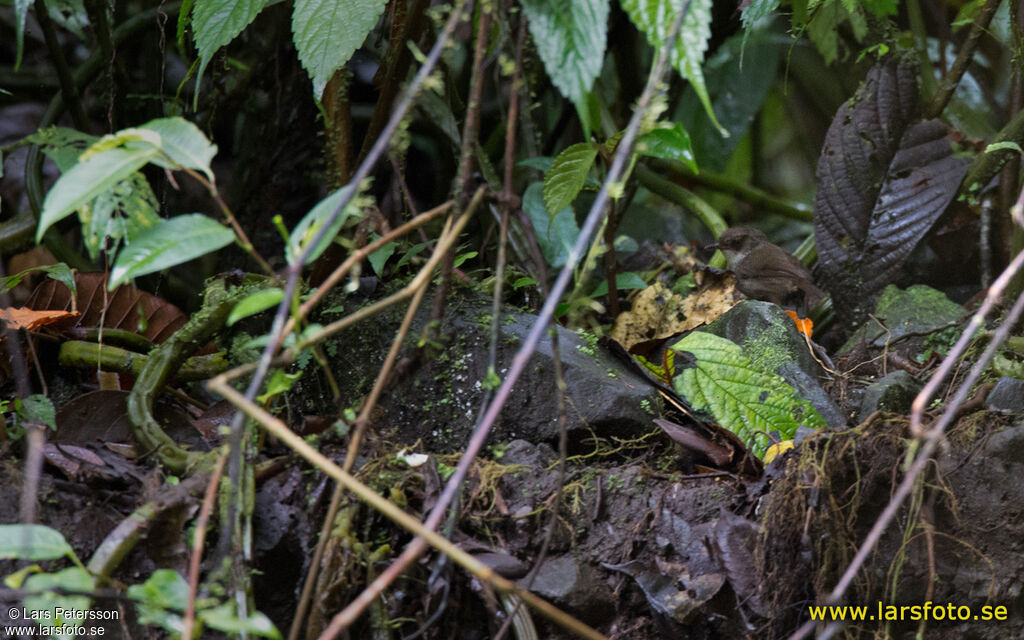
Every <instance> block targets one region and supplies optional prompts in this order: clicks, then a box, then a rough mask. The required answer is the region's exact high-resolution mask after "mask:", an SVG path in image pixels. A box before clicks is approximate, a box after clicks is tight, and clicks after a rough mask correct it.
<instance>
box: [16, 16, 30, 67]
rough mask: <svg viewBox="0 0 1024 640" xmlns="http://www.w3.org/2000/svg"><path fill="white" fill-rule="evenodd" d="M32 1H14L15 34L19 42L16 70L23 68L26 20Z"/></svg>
mask: <svg viewBox="0 0 1024 640" xmlns="http://www.w3.org/2000/svg"><path fill="white" fill-rule="evenodd" d="M30 4H32V3H31V1H30V0H14V33H15V36H14V37H15V40H17V53H15V54H14V70H15V71H17V70H18V67H20V66H21V54H22V52H23V51H24V45H25V18H26V17H27V16H28V7H29V5H30Z"/></svg>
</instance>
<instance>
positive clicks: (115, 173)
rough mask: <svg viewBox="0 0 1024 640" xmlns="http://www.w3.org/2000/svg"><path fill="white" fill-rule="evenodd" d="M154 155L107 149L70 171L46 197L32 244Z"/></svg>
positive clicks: (150, 150)
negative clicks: (57, 223)
mask: <svg viewBox="0 0 1024 640" xmlns="http://www.w3.org/2000/svg"><path fill="white" fill-rule="evenodd" d="M158 152H159V150H158V149H157V148H156V147H153V146H151V145H146V146H139V147H134V148H131V149H128V148H116V149H109V150H107V151H102V152H100V153H98V154H96V155H93V156H91V157H89V158H88V159H86V160H83V161H82V162H79V163H78V164H76V165H75V166H73V167H71V169H69V170H68V171H67V172H66V173H65V174H64V175H62V176H61V177H60V178H59V179H58V180H57V182H56V184H54V185H53V187H52V188H51V189H50V192H49V193H47V194H46V199H45V200H44V201H43V212H42V213H41V214H40V216H39V228H38V229H37V231H36V242H39V241H41V240H42V237H43V234H44V233H46V230H47V229H49V228H50V226H51V225H53V224H54V223H56V222H59V221H60V220H62V219H64V218H65V217H67V216H68V215H70V214H71V213H72V212H73V211H75V210H76V209H78V208H79V207H80V206H82V205H84V204H88V203H89V202H90V201H91V200H92V199H93V198H95V197H96V196H98V195H100V194H101V193H103V192H104V191H106V190H108V189H110V188H111V187H112V186H114V185H115V184H117V183H118V182H121V181H122V180H124V179H125V178H127V177H128V176H130V175H131V174H133V173H135V172H136V171H138V170H139V169H140V168H142V166H143V165H145V164H146V163H147V162H149V161H150V160H151V159H152V158H153V157H154V156H155V155H156V154H157V153H158Z"/></svg>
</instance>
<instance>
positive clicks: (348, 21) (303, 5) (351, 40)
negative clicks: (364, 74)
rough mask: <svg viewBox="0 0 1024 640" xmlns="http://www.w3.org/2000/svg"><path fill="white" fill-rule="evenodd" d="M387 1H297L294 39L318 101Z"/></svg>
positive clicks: (293, 24) (359, 43)
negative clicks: (325, 86)
mask: <svg viewBox="0 0 1024 640" xmlns="http://www.w3.org/2000/svg"><path fill="white" fill-rule="evenodd" d="M385 4H386V2H385V1H384V0H344V1H340V0H295V10H294V11H293V12H292V35H293V40H294V42H295V49H296V50H297V51H298V53H299V60H300V61H301V62H302V66H303V68H305V69H306V71H308V72H309V76H310V77H311V78H312V79H313V95H314V96H316V97H317V98H319V97H320V95H321V94H322V93H323V91H324V85H326V84H327V81H328V80H330V78H331V76H332V75H333V74H334V72H335V71H337V70H338V69H340V68H341V67H342V66H344V64H345V63H346V62H348V59H349V58H351V57H352V54H353V53H354V52H355V50H356V48H357V47H359V45H361V44H362V43H363V40H365V39H366V34H368V33H370V29H373V25H375V24H377V18H378V17H379V16H380V14H381V12H382V11H384V5H385Z"/></svg>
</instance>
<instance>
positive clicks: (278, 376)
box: [256, 369, 302, 404]
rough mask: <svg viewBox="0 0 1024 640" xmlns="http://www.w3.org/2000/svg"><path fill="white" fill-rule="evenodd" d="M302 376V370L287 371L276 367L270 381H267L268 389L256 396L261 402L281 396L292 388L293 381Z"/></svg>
mask: <svg viewBox="0 0 1024 640" xmlns="http://www.w3.org/2000/svg"><path fill="white" fill-rule="evenodd" d="M301 377H302V371H296V372H295V373H285V372H284V370H282V369H274V373H273V375H271V376H270V381H269V382H267V390H266V391H264V392H263V393H261V394H260V395H258V396H256V400H257V401H259V403H260V404H266V403H267V401H269V400H270V399H271V398H274V397H275V396H279V395H281V394H282V393H285V392H286V391H288V390H289V389H291V388H292V383H294V382H295V381H296V380H298V379H299V378H301Z"/></svg>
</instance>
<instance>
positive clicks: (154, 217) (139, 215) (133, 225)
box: [78, 171, 160, 260]
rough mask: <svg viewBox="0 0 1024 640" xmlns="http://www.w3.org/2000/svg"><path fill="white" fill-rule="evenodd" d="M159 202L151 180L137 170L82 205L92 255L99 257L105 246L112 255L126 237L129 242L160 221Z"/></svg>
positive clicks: (84, 236)
mask: <svg viewBox="0 0 1024 640" xmlns="http://www.w3.org/2000/svg"><path fill="white" fill-rule="evenodd" d="M159 206H160V205H159V203H157V201H156V195H155V194H154V193H153V189H152V188H150V186H149V182H147V181H146V178H145V177H144V176H143V175H142V174H141V173H140V172H138V171H136V172H135V173H133V174H132V175H130V176H129V177H128V178H126V179H124V180H122V181H120V182H118V183H117V184H115V185H114V186H112V187H111V188H110V189H108V190H107V191H104V192H103V193H101V194H99V195H98V196H96V198H95V199H94V200H93V201H92V202H91V203H89V204H84V205H82V206H81V207H79V208H78V219H79V220H80V221H81V223H82V239H83V240H84V241H85V246H86V249H88V251H89V257H90V258H91V259H92V260H96V259H97V258H98V257H99V253H100V251H103V250H105V251H107V253H108V255H111V256H112V255H113V254H114V253H115V252H116V250H117V247H118V245H119V244H120V243H121V241H122V240H123V241H124V242H125V243H126V244H127V243H129V242H131V241H132V239H134V238H135V237H136V236H138V235H139V234H140V233H141V232H142V231H143V230H145V229H148V228H150V227H154V226H156V225H158V224H160V216H159V215H158V214H157V208H158V207H159Z"/></svg>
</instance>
